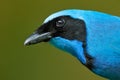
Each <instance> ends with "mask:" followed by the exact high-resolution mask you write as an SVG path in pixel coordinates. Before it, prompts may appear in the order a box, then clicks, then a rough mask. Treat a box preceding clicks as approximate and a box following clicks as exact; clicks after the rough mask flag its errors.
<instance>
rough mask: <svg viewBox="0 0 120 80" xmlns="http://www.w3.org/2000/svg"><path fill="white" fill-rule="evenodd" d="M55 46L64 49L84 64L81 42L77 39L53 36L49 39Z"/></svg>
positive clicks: (84, 58)
mask: <svg viewBox="0 0 120 80" xmlns="http://www.w3.org/2000/svg"><path fill="white" fill-rule="evenodd" d="M50 43H51V44H52V45H54V46H55V47H57V48H59V49H61V50H63V51H66V52H68V53H70V54H72V55H73V56H75V57H76V58H78V59H79V60H80V62H81V63H82V64H86V57H85V54H84V50H83V47H82V46H83V43H82V42H80V41H77V40H67V39H65V38H61V37H55V38H52V39H51V40H50Z"/></svg>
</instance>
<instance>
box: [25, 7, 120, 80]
mask: <svg viewBox="0 0 120 80" xmlns="http://www.w3.org/2000/svg"><path fill="white" fill-rule="evenodd" d="M55 24H57V25H55ZM46 32H47V33H46ZM50 32H51V33H50ZM43 33H45V34H43ZM34 34H40V36H37V38H38V40H37V41H36V40H34V39H33V38H32V39H31V37H30V38H28V39H27V40H26V42H25V44H27V45H28V44H35V43H38V42H41V41H49V42H50V43H51V44H53V45H54V46H55V47H57V48H59V49H62V50H64V51H67V52H68V53H71V54H72V55H73V56H75V57H76V58H78V60H80V62H81V63H82V64H83V65H85V66H86V67H88V68H89V69H90V70H91V71H93V72H94V73H96V74H98V75H101V76H103V77H106V78H108V79H110V80H119V79H120V37H119V35H120V17H117V16H112V15H109V14H105V13H101V12H96V11H86V10H76V9H72V10H63V11H60V12H57V13H54V14H52V15H50V16H49V17H48V18H47V19H46V20H45V21H44V23H43V25H42V26H41V27H40V28H38V29H37V30H36V32H35V33H34ZM46 35H47V37H46ZM81 36H82V37H81Z"/></svg>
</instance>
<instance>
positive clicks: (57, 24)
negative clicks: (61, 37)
mask: <svg viewBox="0 0 120 80" xmlns="http://www.w3.org/2000/svg"><path fill="white" fill-rule="evenodd" d="M64 25H65V20H64V19H59V20H57V21H56V27H63V26H64Z"/></svg>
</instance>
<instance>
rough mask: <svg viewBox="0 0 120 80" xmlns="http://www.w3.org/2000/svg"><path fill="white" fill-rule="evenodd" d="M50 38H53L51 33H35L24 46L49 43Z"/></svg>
mask: <svg viewBox="0 0 120 80" xmlns="http://www.w3.org/2000/svg"><path fill="white" fill-rule="evenodd" d="M50 38H52V33H51V32H46V33H42V34H39V33H36V32H35V33H33V34H32V35H31V36H30V37H28V38H27V39H26V40H25V42H24V45H32V44H36V43H40V42H44V41H48V40H49V39H50Z"/></svg>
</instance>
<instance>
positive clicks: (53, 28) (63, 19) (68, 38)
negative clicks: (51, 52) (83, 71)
mask: <svg viewBox="0 0 120 80" xmlns="http://www.w3.org/2000/svg"><path fill="white" fill-rule="evenodd" d="M85 35H86V28H85V22H84V20H82V18H80V16H79V17H78V15H77V13H76V10H64V11H60V12H57V13H54V14H52V15H50V16H49V17H48V18H47V19H45V21H44V22H43V24H42V25H41V26H40V27H39V28H38V29H36V30H35V32H33V34H32V35H31V36H30V37H28V38H27V39H26V41H25V43H24V44H25V45H31V44H36V43H40V42H50V43H51V44H53V45H54V46H55V47H57V48H59V49H62V50H64V51H67V52H69V53H71V54H72V55H74V56H80V55H81V56H82V57H84V55H83V48H82V47H83V46H84V43H85V38H86V37H85ZM80 52H81V53H82V54H80ZM81 60H82V62H85V59H81Z"/></svg>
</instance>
